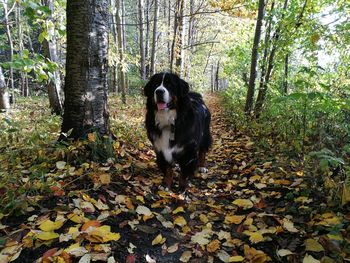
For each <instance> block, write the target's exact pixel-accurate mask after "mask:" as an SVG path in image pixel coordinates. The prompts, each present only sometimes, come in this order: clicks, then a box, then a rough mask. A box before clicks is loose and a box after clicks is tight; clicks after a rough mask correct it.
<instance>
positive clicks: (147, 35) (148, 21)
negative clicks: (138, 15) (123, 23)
mask: <svg viewBox="0 0 350 263" xmlns="http://www.w3.org/2000/svg"><path fill="white" fill-rule="evenodd" d="M149 10H150V1H149V0H146V7H145V20H146V21H145V22H146V32H145V63H146V65H145V67H146V77H147V78H148V77H149V71H150V63H149V61H150V58H149V38H150V37H149V36H150V19H149Z"/></svg>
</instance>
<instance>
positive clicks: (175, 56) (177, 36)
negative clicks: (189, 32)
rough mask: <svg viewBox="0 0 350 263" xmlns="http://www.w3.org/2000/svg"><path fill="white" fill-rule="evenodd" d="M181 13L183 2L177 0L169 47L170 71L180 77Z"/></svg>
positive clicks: (182, 0)
mask: <svg viewBox="0 0 350 263" xmlns="http://www.w3.org/2000/svg"><path fill="white" fill-rule="evenodd" d="M183 13H184V0H177V2H176V11H175V19H174V36H173V43H172V46H171V59H170V70H171V71H174V72H175V73H177V74H179V75H181V65H182V48H183V46H182V45H183Z"/></svg>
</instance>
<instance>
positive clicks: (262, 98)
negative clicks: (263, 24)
mask: <svg viewBox="0 0 350 263" xmlns="http://www.w3.org/2000/svg"><path fill="white" fill-rule="evenodd" d="M287 5H288V0H285V1H284V4H283V13H282V16H281V20H280V22H279V25H278V27H277V29H276V32H275V34H274V36H273V38H272V49H271V52H270V56H269V61H268V67H267V71H266V74H265V77H264V83H263V84H262V88H261V89H260V90H259V94H258V97H257V100H256V105H255V109H254V112H255V116H256V117H257V118H258V117H259V115H260V113H261V110H262V106H263V104H264V102H265V97H266V92H267V87H268V84H269V82H270V78H271V75H272V69H273V66H274V61H275V54H276V50H277V46H278V39H279V37H280V31H281V26H282V22H283V19H284V15H285V10H286V9H287Z"/></svg>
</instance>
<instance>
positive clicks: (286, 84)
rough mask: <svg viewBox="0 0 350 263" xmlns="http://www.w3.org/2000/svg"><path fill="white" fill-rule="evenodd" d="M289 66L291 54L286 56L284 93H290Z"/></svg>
mask: <svg viewBox="0 0 350 263" xmlns="http://www.w3.org/2000/svg"><path fill="white" fill-rule="evenodd" d="M288 67H289V54H288V53H287V54H286V55H285V57H284V80H283V93H284V95H288Z"/></svg>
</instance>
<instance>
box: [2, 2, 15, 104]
mask: <svg viewBox="0 0 350 263" xmlns="http://www.w3.org/2000/svg"><path fill="white" fill-rule="evenodd" d="M2 5H3V7H4V23H5V30H6V36H7V41H8V44H9V46H10V62H12V60H13V53H14V51H13V49H14V48H13V41H12V35H11V29H10V21H9V15H10V13H11V10H13V8H14V7H15V5H16V2H14V5H13V7H12V8H11V9H10V10H8V0H2ZM9 79H10V87H11V94H12V102H13V103H14V102H15V84H14V79H13V67H12V65H10V77H9Z"/></svg>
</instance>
